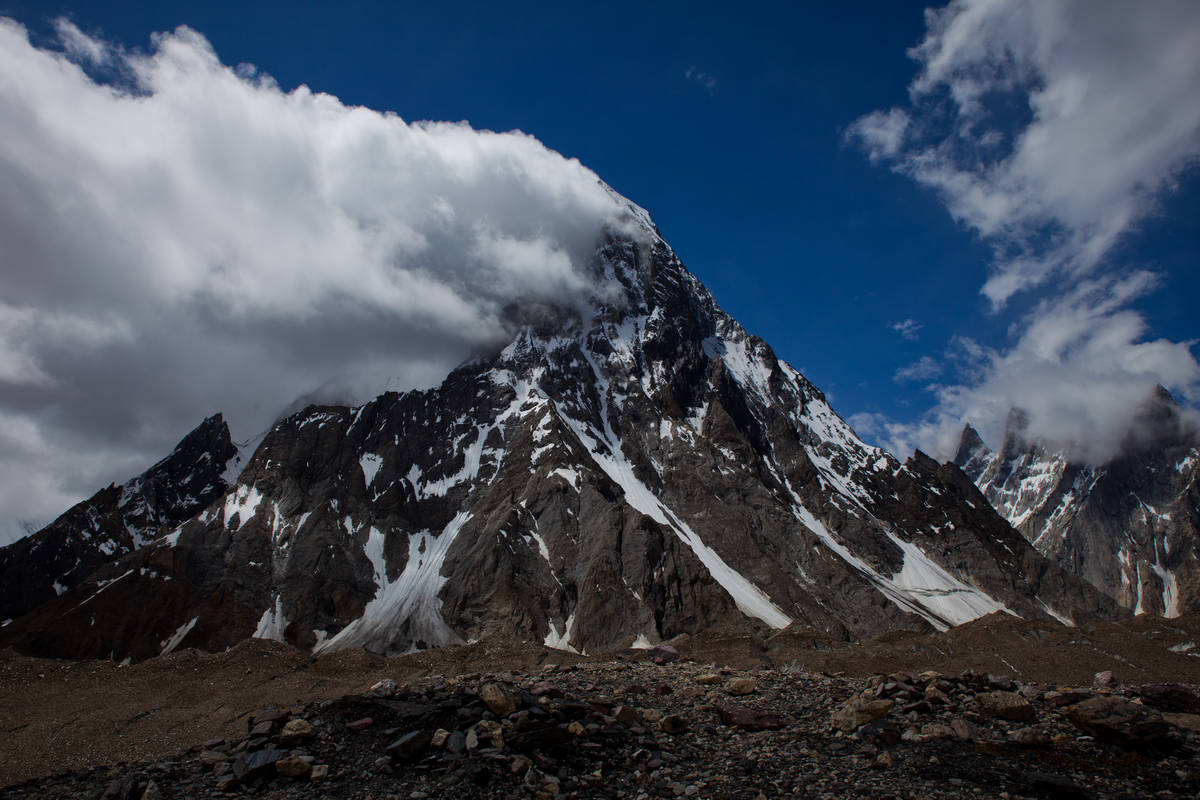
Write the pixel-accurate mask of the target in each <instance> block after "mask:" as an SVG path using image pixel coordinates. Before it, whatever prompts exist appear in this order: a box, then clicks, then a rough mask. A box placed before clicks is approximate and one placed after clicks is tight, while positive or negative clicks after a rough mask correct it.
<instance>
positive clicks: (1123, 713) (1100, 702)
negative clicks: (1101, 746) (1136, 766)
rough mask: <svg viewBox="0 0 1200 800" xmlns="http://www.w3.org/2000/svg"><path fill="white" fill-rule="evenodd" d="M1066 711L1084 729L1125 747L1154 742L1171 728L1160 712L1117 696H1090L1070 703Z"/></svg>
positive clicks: (1100, 738)
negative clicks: (1072, 703)
mask: <svg viewBox="0 0 1200 800" xmlns="http://www.w3.org/2000/svg"><path fill="white" fill-rule="evenodd" d="M1066 715H1067V719H1068V720H1070V721H1071V723H1072V724H1073V725H1074V726H1075V727H1077V728H1079V729H1080V730H1081V731H1083V732H1084V733H1086V734H1089V735H1091V736H1094V737H1096V738H1097V739H1099V740H1100V741H1102V742H1110V743H1112V744H1117V745H1122V746H1124V747H1138V746H1142V745H1152V744H1156V743H1158V742H1161V741H1163V740H1164V739H1166V738H1168V737H1169V735H1170V732H1171V725H1170V724H1169V723H1168V722H1167V721H1166V720H1165V719H1163V716H1162V714H1160V713H1158V712H1157V711H1155V710H1154V709H1151V708H1146V707H1145V706H1144V705H1141V704H1140V703H1134V702H1131V701H1129V700H1125V699H1124V698H1120V697H1093V698H1092V699H1091V700H1084V701H1083V702H1082V703H1076V704H1075V705H1073V706H1070V707H1069V708H1068V709H1067V712H1066Z"/></svg>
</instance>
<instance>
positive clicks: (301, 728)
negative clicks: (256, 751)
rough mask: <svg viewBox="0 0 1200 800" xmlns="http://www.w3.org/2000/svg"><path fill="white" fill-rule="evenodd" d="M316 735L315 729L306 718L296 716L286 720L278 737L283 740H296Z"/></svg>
mask: <svg viewBox="0 0 1200 800" xmlns="http://www.w3.org/2000/svg"><path fill="white" fill-rule="evenodd" d="M316 735H317V729H316V728H314V727H313V726H312V724H311V723H310V722H309V721H308V720H305V719H300V718H296V719H291V720H288V722H287V724H286V725H284V726H283V730H282V731H280V734H279V738H280V740H281V741H283V742H298V741H301V740H303V739H311V738H312V737H314V736H316Z"/></svg>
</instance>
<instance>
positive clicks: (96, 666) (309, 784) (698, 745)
mask: <svg viewBox="0 0 1200 800" xmlns="http://www.w3.org/2000/svg"><path fill="white" fill-rule="evenodd" d="M1189 641H1191V642H1194V643H1196V644H1200V621H1198V620H1197V619H1196V618H1194V617H1193V618H1188V619H1182V620H1166V621H1164V620H1136V621H1132V622H1127V623H1123V624H1121V625H1107V626H1085V627H1083V628H1062V627H1060V626H1053V625H1046V624H1041V623H1029V622H1025V621H1022V620H1014V619H1005V618H1000V617H998V618H996V619H990V620H983V621H980V622H978V623H973V624H972V625H968V626H962V627H961V628H959V629H956V630H955V631H951V632H950V633H948V634H937V635H931V636H925V637H912V636H901V637H883V638H882V639H880V640H876V641H874V642H870V643H865V644H860V645H839V644H837V643H831V642H829V641H828V640H826V639H825V638H824V637H821V636H819V635H814V634H807V633H798V632H791V633H787V634H784V635H782V636H776V637H773V638H772V639H770V640H763V639H762V638H761V637H755V636H750V635H738V634H736V633H729V634H727V635H724V634H722V635H713V636H710V637H706V638H705V639H702V640H701V639H694V640H686V641H679V642H677V645H678V651H679V653H680V654H681V655H682V658H681V659H680V660H678V661H672V662H671V663H665V664H654V663H651V662H650V661H649V660H648V656H647V654H646V653H645V652H640V651H631V652H626V653H620V654H608V655H605V656H598V657H592V658H581V657H576V656H571V655H568V654H565V653H561V652H557V651H548V650H544V649H540V648H539V649H535V650H522V651H513V650H505V649H502V648H494V647H488V646H486V645H474V646H471V647H464V648H450V649H445V650H439V651H432V652H429V653H422V654H417V655H414V656H406V657H403V658H397V659H382V658H379V657H376V656H372V655H370V654H367V653H363V652H361V651H357V652H347V653H341V654H336V655H333V656H329V657H325V658H322V659H318V660H312V659H309V658H308V657H307V656H306V655H305V654H303V653H299V652H297V651H295V650H292V649H290V648H287V647H285V646H283V645H279V644H276V643H271V642H259V641H255V642H248V643H246V644H244V645H240V646H239V647H236V648H234V649H233V650H231V651H229V652H227V653H221V654H214V655H203V654H198V653H195V652H183V653H178V654H173V655H171V656H168V657H166V658H162V659H152V660H150V661H147V662H144V663H142V664H138V665H134V666H131V667H120V666H117V665H114V664H111V663H109V662H87V663H78V664H76V663H68V662H53V661H44V660H37V659H28V658H23V657H20V656H16V655H14V654H11V653H4V654H0V731H2V732H3V733H4V736H3V737H0V786H4V787H6V788H3V789H0V797H13V798H34V797H39V798H41V797H61V798H76V797H78V798H83V797H87V798H91V799H93V800H94V798H97V797H101V796H105V797H109V798H120V799H121V800H124V798H141V797H143V796H146V797H149V798H151V800H152V799H153V798H154V797H170V798H179V797H226V796H237V795H240V794H247V795H250V796H256V797H329V798H372V800H382V798H414V800H416V799H417V798H420V797H423V796H424V797H532V796H541V797H557V796H563V797H581V798H583V797H639V796H644V797H693V796H695V797H734V798H747V800H750V799H751V798H757V797H759V796H760V795H761V796H763V797H767V798H774V797H784V796H787V797H792V796H797V797H813V798H823V797H829V798H841V797H904V798H909V797H912V798H917V797H974V796H978V797H1004V796H1006V795H1007V796H1008V797H1013V798H1015V797H1063V798H1069V797H1128V798H1133V797H1139V798H1140V797H1154V796H1161V797H1194V796H1195V786H1197V785H1200V762H1198V760H1197V753H1198V747H1197V744H1198V741H1197V734H1196V732H1195V731H1193V730H1190V729H1189V727H1188V725H1194V724H1195V722H1196V720H1192V719H1191V718H1189V717H1187V716H1186V713H1187V712H1186V709H1183V708H1174V709H1171V708H1160V709H1158V711H1155V710H1154V709H1153V708H1150V709H1149V711H1147V713H1148V714H1157V713H1159V712H1162V713H1161V714H1159V716H1160V717H1161V719H1159V720H1158V722H1157V723H1156V725H1157V728H1156V726H1155V725H1154V724H1149V723H1146V724H1143V723H1144V722H1145V721H1143V723H1137V724H1142V728H1143V729H1142V730H1140V733H1138V735H1139V736H1142V737H1143V739H1144V740H1139V739H1137V737H1132V738H1130V737H1126V738H1125V739H1121V740H1120V741H1116V740H1113V741H1105V738H1106V737H1105V736H1104V735H1100V736H1097V734H1096V731H1095V730H1091V731H1090V732H1089V730H1087V729H1084V728H1081V727H1080V725H1079V724H1077V723H1076V722H1072V721H1071V719H1070V718H1069V716H1068V715H1069V713H1074V712H1072V711H1071V709H1072V708H1084V706H1081V705H1079V704H1080V703H1083V702H1085V701H1087V700H1089V698H1090V699H1093V700H1095V699H1097V698H1098V699H1099V700H1098V701H1103V702H1111V703H1119V702H1123V700H1122V698H1124V701H1128V700H1133V701H1135V705H1136V706H1137V708H1142V707H1144V706H1146V707H1148V705H1149V701H1148V700H1147V699H1146V698H1145V697H1141V696H1139V694H1138V692H1139V691H1140V689H1139V687H1140V686H1141V685H1143V684H1148V683H1172V684H1183V686H1182V688H1180V689H1178V690H1177V691H1176V696H1175V700H1173V701H1172V702H1176V703H1177V704H1178V703H1179V702H1184V703H1185V705H1186V697H1188V696H1190V695H1188V694H1187V693H1188V692H1194V688H1195V686H1196V685H1197V684H1200V658H1197V657H1196V655H1195V654H1196V653H1197V649H1196V646H1195V644H1193V646H1192V647H1191V648H1188V647H1186V645H1187V643H1188V642H1189ZM1172 648H1174V649H1172ZM480 669H488V670H491V671H490V672H488V673H487V674H483V675H479V674H477V673H478V671H479V670H480ZM925 669H934V670H937V672H938V673H941V677H930V676H925V677H920V676H919V674H918V672H919V671H923V670H925ZM1104 669H1108V670H1112V671H1114V672H1115V673H1116V675H1117V677H1118V680H1119V681H1123V682H1124V683H1123V684H1119V685H1117V686H1116V687H1110V688H1105V689H1094V688H1093V687H1092V683H1093V680H1092V675H1093V673H1094V672H1099V671H1101V670H1104ZM964 670H972V672H970V673H967V674H965V675H964V673H963V671H964ZM473 673H474V674H473ZM988 673H991V674H992V675H993V678H994V682H993V683H990V682H989V681H988V679H987V677H986V676H987V674H988ZM888 676H890V677H888ZM1003 677H1007V678H1011V679H1015V680H1016V682H1015V683H1013V684H1012V685H1011V686H1009V685H1008V684H1007V683H1005V681H1004V680H1003ZM738 678H741V679H752V680H753V684H754V685H753V689H752V691H750V692H749V693H748V694H745V695H739V694H735V693H733V692H734V689H729V688H727V687H726V684H727V683H728V682H729V681H731V680H733V679H738ZM384 679H391V680H393V681H394V682H395V683H396V684H398V685H399V687H400V688H399V689H398V690H397V691H396V692H395V693H394V694H390V695H389V696H384V697H375V696H369V695H368V694H364V692H366V690H367V688H368V687H370V686H372V685H373V684H374V683H376V682H377V681H379V680H384ZM939 681H940V683H939ZM485 685H495V686H496V687H499V691H500V692H501V693H503V694H505V695H507V696H510V697H511V698H512V702H513V706H514V708H513V711H511V712H508V709H507V708H505V707H500V708H499V709H498V710H492V709H491V708H489V706H488V703H487V702H485V698H481V695H485V697H486V693H485V690H484V689H483V687H484V686H485ZM931 685H932V686H933V691H932V693H931V694H930V695H929V696H928V697H927V696H926V692H927V691H930V690H929V687H930V686H931ZM1068 685H1069V686H1071V687H1076V688H1079V689H1080V690H1081V691H1080V693H1079V694H1066V695H1064V694H1062V693H1061V692H1059V690H1060V689H1063V688H1065V687H1067V686H1068ZM889 687H890V688H889ZM897 687H899V688H897ZM939 687H940V688H939ZM744 688H745V687H744V686H742V689H744ZM489 691H490V690H489ZM737 691H741V689H738V690H737ZM994 691H1000V692H1001V693H1002V694H1013V695H1016V696H1017V697H1020V698H1021V699H1022V700H1023V701H1025V702H1027V703H1028V705H1029V706H1030V708H1031V709H1032V718H1025V719H1023V720H1016V719H1012V720H1010V719H1005V718H998V717H995V716H993V715H992V714H991V713H990V712H989V711H988V710H987V709H985V708H984V707H983V706H982V705H981V704H982V703H984V702H985V700H986V698H984V695H988V694H989V693H991V692H994ZM1181 692H1182V694H1180V693H1181ZM864 693H866V698H864V696H863V695H864ZM939 693H940V694H939ZM385 694H387V693H386V692H385ZM943 696H944V698H945V699H944V700H943ZM1064 697H1066V698H1067V699H1068V700H1071V701H1072V702H1071V703H1065V702H1064V701H1063V698H1064ZM1179 697H1184V698H1185V700H1184V701H1180V700H1179V699H1178V698H1179ZM981 698H982V699H981ZM868 699H870V700H872V701H879V702H878V703H877V705H876V706H875V707H874V711H873V712H871V713H878V712H879V711H880V708H881V707H882V705H886V704H887V703H889V702H890V703H891V706H890V707H889V708H888V710H887V711H886V713H884V714H882V716H880V717H879V718H874V717H870V714H869V713H867V712H864V711H863V710H862V709H860V708H858V705H861V704H863V703H866V702H868ZM1160 699H1161V698H1160ZM989 702H990V701H989ZM1198 702H1200V701H1198ZM848 703H849V706H848V705H847V704H848ZM855 704H858V705H855ZM1160 705H1161V703H1160ZM1120 708H1126V706H1120ZM269 709H273V710H269ZM847 709H849V710H847ZM856 709H857V710H856ZM1135 710H1137V709H1135ZM502 712H505V713H502ZM1021 713H1022V714H1025V713H1027V712H1024V711H1022V712H1021ZM1180 713H1184V714H1185V715H1184V716H1171V715H1172V714H1180ZM1196 713H1200V709H1197V710H1196ZM855 714H857V717H856V716H855ZM756 715H757V716H756ZM763 715H766V716H763ZM839 715H840V716H839ZM864 715H865V716H864ZM1110 716H1112V715H1111V714H1110ZM1118 716H1119V715H1118ZM664 717H665V718H667V719H668V722H667V723H666V724H665V725H664V723H663V721H662V719H663V718H664ZM291 718H296V719H300V720H303V721H305V722H307V723H309V724H310V725H311V726H312V728H313V730H312V735H309V736H303V737H299V738H297V737H295V736H290V737H289V736H284V734H283V730H282V726H283V725H284V724H285V723H286V722H287V721H288V720H289V719H291ZM365 718H370V719H371V720H372V722H371V723H370V724H369V725H366V726H365V727H361V729H358V730H356V729H355V728H354V726H352V727H347V725H348V724H349V723H353V722H355V721H357V720H362V719H365ZM835 720H840V723H839V725H840V727H839V726H838V725H835ZM1197 720H1200V717H1197ZM855 722H861V724H853V723H855ZM1127 722H1128V721H1127ZM1152 722H1153V720H1152ZM266 723H269V725H267V727H266V728H261V727H260V729H259V730H258V732H257V733H252V726H253V725H254V724H258V725H260V726H261V725H264V724H266ZM297 724H299V723H297ZM573 724H574V725H575V727H572V726H573ZM1129 724H1130V725H1133V727H1134V728H1136V725H1135V724H1133V723H1129ZM847 726H849V727H847ZM756 728H765V729H762V730H757V729H756ZM494 729H498V730H499V731H500V742H499V744H497V742H496V741H495V739H494V737H493V734H494ZM439 730H443V731H445V732H446V734H445V735H446V737H447V740H446V742H438V741H437V738H436V737H435V734H436V733H437V731H439ZM1156 730H1157V731H1158V732H1157V733H1156V732H1155V731H1156ZM1162 731H1166V733H1165V734H1162ZM410 733H413V734H416V735H415V737H414V738H413V739H412V740H411V741H409V742H407V743H402V744H401V745H400V746H398V747H396V748H393V750H392V751H391V753H389V749H388V748H389V746H391V745H394V744H396V743H397V740H398V739H401V738H402V737H403V736H405V735H406V734H410ZM454 734H458V735H457V736H455V735H454ZM1159 734H1162V735H1159ZM430 738H433V739H434V741H432V742H430V741H426V740H427V739H430ZM1107 738H1109V739H1112V737H1111V736H1109V737H1107ZM1117 738H1118V739H1119V738H1120V737H1117ZM468 744H470V745H472V746H471V747H467V745H468ZM406 748H408V749H411V750H412V751H413V752H408V750H407V749H406ZM460 751H461V752H460ZM253 753H267V755H265V756H261V755H260V756H255V758H258V759H259V760H260V761H265V763H266V767H265V768H263V767H261V765H260V768H259V769H258V770H257V771H256V770H255V769H253V767H254V766H255V763H257V762H255V763H250V762H247V754H253ZM285 753H290V754H292V755H294V756H296V757H295V758H291V759H289V760H288V761H287V762H285V767H283V768H277V767H276V766H275V765H274V763H273V759H276V758H278V756H280V755H282V754H285ZM239 758H240V759H241V760H242V762H243V763H241V766H240V767H238V769H239V771H242V772H243V773H244V774H243V776H242V779H241V780H236V781H231V780H230V779H231V778H232V777H233V771H234V768H235V766H237V765H238V764H239ZM288 765H290V766H288ZM302 765H303V766H302ZM313 765H316V767H318V768H317V769H316V775H317V776H320V775H321V774H322V772H326V770H327V772H326V775H325V777H317V778H315V779H314V778H313V777H311V776H312V773H311V771H306V768H308V770H311V768H312V767H313ZM247 767H249V768H250V769H249V771H248V772H247V771H246V768H247ZM321 767H324V768H325V769H321ZM281 769H282V770H284V771H287V770H291V771H292V772H296V773H299V774H303V775H306V776H307V777H298V778H297V777H285V776H283V775H281V774H280V770H281Z"/></svg>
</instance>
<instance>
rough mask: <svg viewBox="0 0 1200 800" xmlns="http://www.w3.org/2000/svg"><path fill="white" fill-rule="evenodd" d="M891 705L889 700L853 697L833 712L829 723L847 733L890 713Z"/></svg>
mask: <svg viewBox="0 0 1200 800" xmlns="http://www.w3.org/2000/svg"><path fill="white" fill-rule="evenodd" d="M893 705H894V703H892V701H891V700H868V699H866V698H863V697H853V698H851V699H850V700H847V701H846V702H845V703H844V704H843V705H842V707H841V708H839V709H838V710H837V711H835V712H833V716H832V717H830V719H829V724H830V725H832V726H833V727H834V728H836V729H837V730H839V731H843V732H845V733H849V732H850V731H852V730H854V729H855V728H859V727H862V726H863V725H866V724H867V723H868V722H870V721H871V720H873V719H880V718H882V717H886V716H887V715H888V714H890V713H891V711H892V707H893Z"/></svg>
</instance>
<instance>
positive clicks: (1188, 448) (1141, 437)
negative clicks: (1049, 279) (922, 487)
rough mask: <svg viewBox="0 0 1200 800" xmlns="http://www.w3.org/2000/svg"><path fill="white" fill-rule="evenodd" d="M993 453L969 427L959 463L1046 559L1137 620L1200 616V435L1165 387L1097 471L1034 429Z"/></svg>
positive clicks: (1017, 426)
mask: <svg viewBox="0 0 1200 800" xmlns="http://www.w3.org/2000/svg"><path fill="white" fill-rule="evenodd" d="M1026 430H1027V422H1026V420H1025V419H1024V417H1023V415H1022V414H1021V413H1020V412H1019V411H1017V412H1014V413H1013V414H1012V415H1010V418H1009V422H1008V426H1007V430H1006V432H1005V437H1004V441H1003V444H1002V445H1001V447H1000V449H999V451H992V450H991V449H990V448H988V447H987V445H986V444H984V442H983V440H982V439H981V438H980V437H979V434H978V433H977V432H976V431H975V430H974V429H973V428H971V427H970V426H967V427H966V428H965V429H964V430H963V434H962V438H961V442H960V446H959V448H958V453H957V455H956V457H955V463H957V464H958V465H959V466H960V467H962V469H963V471H964V472H965V473H966V474H967V475H968V477H970V478H971V479H972V480H973V481H974V482H975V483H976V484H977V485H978V486H979V488H980V490H981V491H982V492H983V493H984V495H985V496H986V497H987V499H988V501H989V502H990V503H991V504H992V505H993V506H994V507H995V508H996V510H997V511H999V512H1000V514H1001V515H1002V516H1004V517H1005V518H1006V519H1008V521H1009V522H1011V523H1012V524H1013V526H1014V527H1016V528H1017V530H1019V531H1021V533H1022V534H1023V535H1024V536H1025V538H1026V539H1028V540H1029V541H1030V542H1032V543H1033V545H1034V546H1035V547H1037V549H1038V550H1039V551H1041V552H1042V553H1044V554H1045V555H1047V556H1049V557H1051V558H1053V559H1055V560H1056V561H1057V562H1058V564H1059V565H1061V566H1062V567H1064V568H1065V569H1067V570H1068V571H1070V572H1071V573H1073V574H1075V575H1078V576H1079V577H1081V578H1083V579H1084V580H1086V581H1088V582H1089V583H1091V584H1092V585H1094V586H1096V587H1097V588H1099V589H1100V590H1101V591H1103V592H1104V593H1106V594H1107V595H1109V596H1110V597H1112V598H1113V599H1115V600H1116V601H1117V602H1118V603H1119V604H1120V605H1122V606H1124V607H1125V608H1128V609H1130V610H1132V611H1133V612H1134V613H1135V614H1140V613H1155V614H1163V615H1165V616H1167V617H1174V616H1178V615H1179V614H1181V613H1195V612H1196V611H1200V560H1198V552H1197V550H1198V545H1200V485H1198V480H1200V436H1198V435H1197V433H1196V431H1195V430H1194V429H1193V428H1192V427H1191V426H1190V425H1189V424H1188V421H1187V420H1186V419H1185V418H1184V416H1183V414H1182V413H1181V411H1180V408H1179V406H1178V405H1177V404H1176V403H1175V401H1174V399H1173V398H1172V397H1171V395H1170V394H1169V393H1168V392H1167V391H1166V390H1165V389H1162V388H1161V387H1160V388H1159V390H1158V391H1157V392H1156V393H1155V394H1154V396H1153V397H1152V398H1150V399H1149V401H1148V402H1147V405H1146V407H1145V409H1144V411H1143V413H1142V414H1141V415H1140V417H1139V419H1138V421H1137V424H1136V425H1135V427H1134V430H1135V431H1136V433H1135V434H1132V435H1131V436H1130V437H1129V439H1128V441H1127V442H1126V446H1125V447H1124V448H1123V450H1122V452H1121V453H1120V454H1118V455H1117V456H1116V457H1115V458H1113V459H1112V460H1110V461H1109V462H1108V463H1105V464H1102V465H1098V466H1097V465H1089V464H1086V463H1082V462H1080V461H1078V460H1075V459H1072V458H1071V457H1070V456H1069V455H1068V454H1067V452H1066V451H1065V450H1063V449H1062V448H1055V447H1051V446H1047V445H1045V444H1042V443H1040V442H1038V441H1037V440H1036V439H1034V438H1033V437H1030V436H1029V435H1028V434H1027V433H1026Z"/></svg>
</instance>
